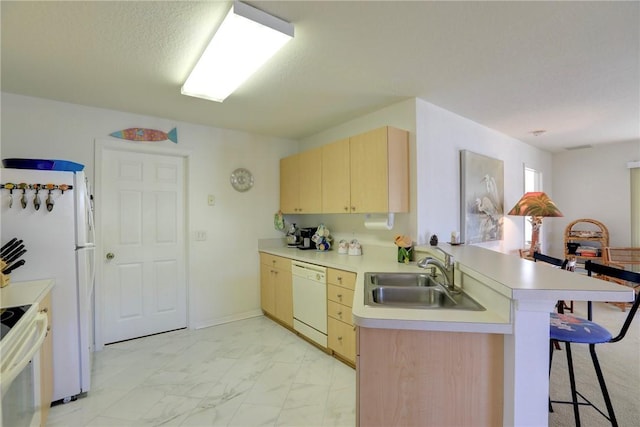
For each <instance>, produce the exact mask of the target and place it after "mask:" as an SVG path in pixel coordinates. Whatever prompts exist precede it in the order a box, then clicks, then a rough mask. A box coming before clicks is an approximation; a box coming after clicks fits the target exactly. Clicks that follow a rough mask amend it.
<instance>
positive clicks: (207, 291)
mask: <svg viewBox="0 0 640 427" xmlns="http://www.w3.org/2000/svg"><path fill="white" fill-rule="evenodd" d="M1 102H2V123H1V124H2V129H1V140H0V142H1V150H2V156H3V158H8V157H26V158H54V159H67V160H72V161H75V162H79V163H82V164H84V165H85V166H86V168H85V170H86V171H87V176H89V177H90V178H91V179H92V181H95V180H94V179H93V174H94V170H95V168H94V140H95V139H96V138H98V139H104V138H110V137H109V136H108V135H109V134H110V133H111V132H115V131H118V130H122V129H126V128H129V127H144V128H152V129H159V130H163V131H169V130H170V129H171V128H173V127H177V129H178V144H177V145H176V144H173V143H171V142H169V141H164V142H158V143H154V145H156V144H157V145H158V146H162V147H165V148H169V149H171V148H174V149H179V150H181V151H190V152H191V156H190V161H189V166H190V170H189V176H188V183H189V188H188V189H187V195H188V212H189V215H188V224H189V229H188V245H189V247H188V249H189V253H190V259H189V267H188V278H189V282H190V285H189V286H190V287H189V290H190V298H189V300H190V307H189V309H190V310H189V311H190V325H191V326H192V327H200V326H206V325H211V324H216V323H220V322H224V321H227V320H232V319H235V318H240V317H243V316H248V315H252V314H257V313H259V312H260V311H259V310H260V301H259V295H260V293H259V262H258V255H257V249H258V247H257V239H258V238H260V237H262V238H273V237H282V233H281V232H279V231H276V230H275V229H274V227H273V215H274V213H275V212H276V211H277V210H278V207H279V206H278V205H279V159H280V158H281V157H285V156H287V155H289V154H291V153H293V152H296V151H297V150H298V144H297V142H295V141H290V140H283V139H277V138H269V137H264V136H260V135H254V134H249V133H246V132H238V131H233V130H225V129H218V128H212V127H206V126H199V125H193V124H189V123H184V122H175V121H173V120H166V119H160V118H155V117H148V116H141V115H135V114H129V113H125V112H118V111H111V110H104V109H98V108H91V107H84V106H80V105H73V104H66V103H61V102H55V101H49V100H44V99H39V98H31V97H25V96H19V95H13V94H6V93H2V100H1ZM116 141H121V140H116ZM122 143H123V144H128V143H130V142H126V141H122ZM237 167H246V168H248V169H249V170H251V171H252V172H253V174H254V177H255V180H256V182H255V186H254V188H253V189H251V190H250V191H248V192H246V193H238V192H236V191H234V190H233V189H232V188H231V186H230V184H229V175H230V173H231V171H232V170H233V169H235V168H237ZM208 194H213V195H214V196H215V197H216V204H215V206H208V205H207V195H208ZM195 230H202V231H206V232H207V235H208V239H207V240H206V241H195V240H194V238H193V232H194V231H195Z"/></svg>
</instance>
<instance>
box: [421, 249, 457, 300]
mask: <svg viewBox="0 0 640 427" xmlns="http://www.w3.org/2000/svg"><path fill="white" fill-rule="evenodd" d="M434 249H438V250H439V251H441V252H442V253H443V254H444V264H443V263H442V262H440V261H439V260H438V259H436V258H433V257H430V256H427V257H424V258H422V259H421V260H419V261H418V267H420V268H425V269H426V268H432V276H435V269H434V268H437V269H438V270H440V272H441V273H442V276H443V277H444V280H445V287H446V288H447V290H448V291H449V292H451V293H454V292H455V293H457V292H459V291H458V290H457V289H456V288H455V284H454V281H453V277H454V272H453V267H454V259H453V256H452V255H451V254H448V253H447V252H445V251H444V250H442V249H440V248H439V247H434Z"/></svg>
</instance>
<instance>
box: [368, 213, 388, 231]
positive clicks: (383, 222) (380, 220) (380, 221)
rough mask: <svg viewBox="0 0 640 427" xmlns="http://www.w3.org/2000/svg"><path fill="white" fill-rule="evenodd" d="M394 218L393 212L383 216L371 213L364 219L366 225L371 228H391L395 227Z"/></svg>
mask: <svg viewBox="0 0 640 427" xmlns="http://www.w3.org/2000/svg"><path fill="white" fill-rule="evenodd" d="M393 219H394V214H393V213H390V214H388V215H387V216H382V217H381V216H377V217H372V216H371V215H367V216H366V218H365V220H364V227H365V228H367V229H369V230H391V229H392V228H393Z"/></svg>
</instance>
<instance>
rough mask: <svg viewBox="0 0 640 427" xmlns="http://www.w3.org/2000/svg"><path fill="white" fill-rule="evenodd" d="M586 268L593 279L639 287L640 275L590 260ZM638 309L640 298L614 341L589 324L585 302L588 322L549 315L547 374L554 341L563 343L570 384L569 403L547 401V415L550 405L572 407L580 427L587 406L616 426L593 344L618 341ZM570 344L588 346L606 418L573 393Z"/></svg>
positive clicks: (573, 383) (590, 317) (595, 325)
mask: <svg viewBox="0 0 640 427" xmlns="http://www.w3.org/2000/svg"><path fill="white" fill-rule="evenodd" d="M585 268H586V270H587V274H588V275H589V276H592V274H594V273H595V274H598V275H600V276H606V277H612V278H616V279H620V280H624V281H627V282H631V283H632V284H634V285H636V286H637V285H639V284H640V273H635V272H633V271H626V270H622V269H619V268H615V267H610V266H606V265H601V264H596V263H594V262H592V261H591V260H587V261H586V262H585ZM638 305H640V297H638V296H636V298H635V301H634V303H633V306H632V307H631V310H629V313H628V314H627V317H626V319H625V321H624V324H623V325H622V328H621V330H620V332H619V333H618V335H616V336H615V337H613V336H612V334H611V333H610V332H609V331H608V330H606V329H605V328H603V327H602V326H600V325H598V324H597V323H595V322H593V321H592V319H593V316H592V306H591V302H588V304H587V319H583V318H580V317H576V316H572V315H569V314H562V313H551V323H550V325H551V327H550V333H549V337H550V338H551V341H550V345H549V352H550V358H549V359H550V360H549V370H551V362H552V360H553V345H552V343H553V342H554V341H555V342H564V343H565V348H566V354H567V366H568V369H569V383H570V385H571V402H566V401H554V400H550V403H549V410H550V411H552V408H551V403H565V404H571V405H573V414H574V417H575V420H576V426H580V411H579V406H580V405H589V406H592V407H593V408H594V409H595V410H596V411H598V412H599V413H600V414H601V415H602V416H604V417H605V418H606V419H608V420H609V421H610V422H611V425H612V426H614V427H615V426H617V425H618V422H617V420H616V416H615V412H614V410H613V405H612V404H611V398H610V397H609V392H608V390H607V385H606V383H605V381H604V377H603V375H602V370H601V369H600V362H599V361H598V356H597V354H596V344H605V343H614V342H618V341H621V340H622V339H623V338H624V336H625V335H626V333H627V331H628V330H629V326H630V325H631V322H632V321H633V318H634V316H635V314H636V311H637V310H638ZM571 343H575V344H588V345H589V353H590V354H591V360H592V362H593V367H594V369H595V371H596V376H597V377H598V383H599V385H600V390H601V391H602V397H603V398H604V401H605V404H606V406H607V413H608V416H607V414H605V413H604V412H602V411H601V410H600V409H599V408H597V407H596V406H595V405H594V404H593V403H591V402H590V401H589V400H588V399H587V398H586V397H585V396H583V395H582V394H581V393H580V392H578V391H577V390H576V382H575V375H574V372H573V359H572V357H571ZM578 396H580V397H581V398H582V399H583V400H584V402H579V401H578Z"/></svg>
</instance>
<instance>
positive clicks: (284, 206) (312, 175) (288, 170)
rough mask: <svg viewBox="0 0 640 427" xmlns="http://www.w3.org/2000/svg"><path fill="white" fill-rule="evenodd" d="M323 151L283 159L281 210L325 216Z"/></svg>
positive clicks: (318, 149) (304, 152) (315, 150)
mask: <svg viewBox="0 0 640 427" xmlns="http://www.w3.org/2000/svg"><path fill="white" fill-rule="evenodd" d="M321 162H322V149H321V148H316V149H313V150H308V151H303V152H302V153H298V154H294V155H293V156H289V157H285V158H283V159H280V210H281V211H282V212H283V213H288V214H293V213H295V214H304V213H320V212H322V167H321Z"/></svg>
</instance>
